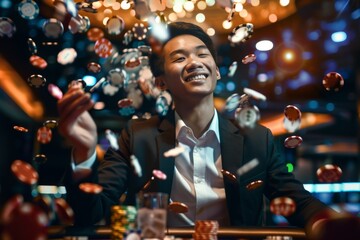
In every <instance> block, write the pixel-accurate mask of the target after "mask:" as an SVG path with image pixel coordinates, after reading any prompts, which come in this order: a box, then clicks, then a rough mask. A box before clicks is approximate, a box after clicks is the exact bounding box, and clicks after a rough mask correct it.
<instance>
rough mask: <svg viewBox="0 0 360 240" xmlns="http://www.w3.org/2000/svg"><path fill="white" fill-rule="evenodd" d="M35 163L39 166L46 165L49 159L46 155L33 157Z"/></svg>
mask: <svg viewBox="0 0 360 240" xmlns="http://www.w3.org/2000/svg"><path fill="white" fill-rule="evenodd" d="M33 161H34V162H35V163H37V164H44V163H45V162H46V161H47V157H46V155H45V154H36V155H35V156H34V157H33Z"/></svg>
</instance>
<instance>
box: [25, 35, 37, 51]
mask: <svg viewBox="0 0 360 240" xmlns="http://www.w3.org/2000/svg"><path fill="white" fill-rule="evenodd" d="M27 44H28V48H29V52H30V53H31V55H34V54H36V53H37V46H36V43H35V42H34V40H32V38H28V40H27Z"/></svg>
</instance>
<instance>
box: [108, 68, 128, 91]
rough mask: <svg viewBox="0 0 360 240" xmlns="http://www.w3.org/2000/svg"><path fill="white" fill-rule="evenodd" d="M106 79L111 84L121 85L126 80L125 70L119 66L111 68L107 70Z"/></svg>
mask: <svg viewBox="0 0 360 240" xmlns="http://www.w3.org/2000/svg"><path fill="white" fill-rule="evenodd" d="M107 80H108V82H109V83H110V85H112V86H115V87H122V86H124V84H125V81H126V72H125V71H124V70H123V69H120V68H114V69H111V70H110V71H109V72H108V75H107Z"/></svg>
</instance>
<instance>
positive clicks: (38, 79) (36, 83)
mask: <svg viewBox="0 0 360 240" xmlns="http://www.w3.org/2000/svg"><path fill="white" fill-rule="evenodd" d="M27 82H28V84H29V85H30V86H31V87H36V88H39V87H42V86H45V83H46V78H44V77H43V76H41V75H40V74H33V75H31V76H30V77H29V78H28V79H27Z"/></svg>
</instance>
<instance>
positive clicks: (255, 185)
mask: <svg viewBox="0 0 360 240" xmlns="http://www.w3.org/2000/svg"><path fill="white" fill-rule="evenodd" d="M263 184H264V182H263V181H262V180H256V181H253V182H251V183H249V184H248V185H246V189H247V190H255V189H257V188H259V187H261V186H262V185H263Z"/></svg>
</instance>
